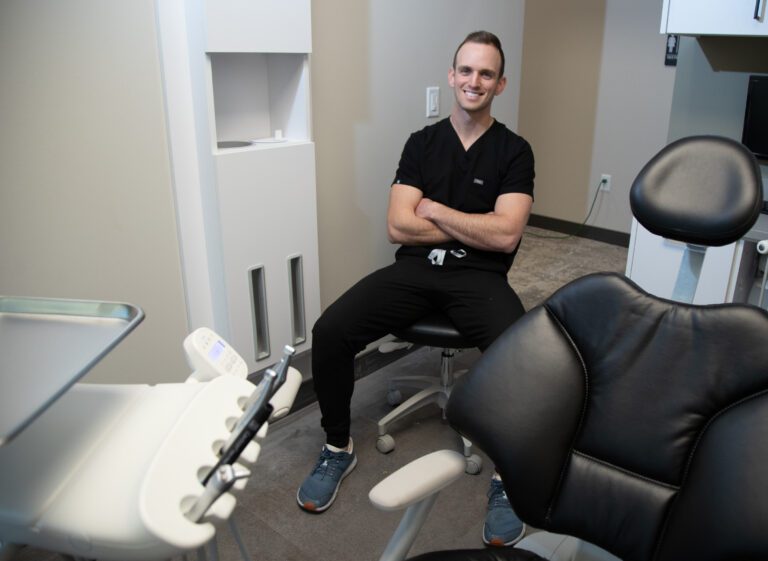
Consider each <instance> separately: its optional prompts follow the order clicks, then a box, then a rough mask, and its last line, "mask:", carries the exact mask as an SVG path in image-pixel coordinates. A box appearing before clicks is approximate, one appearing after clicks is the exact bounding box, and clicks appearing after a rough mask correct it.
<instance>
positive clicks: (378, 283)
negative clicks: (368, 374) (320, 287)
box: [312, 258, 524, 447]
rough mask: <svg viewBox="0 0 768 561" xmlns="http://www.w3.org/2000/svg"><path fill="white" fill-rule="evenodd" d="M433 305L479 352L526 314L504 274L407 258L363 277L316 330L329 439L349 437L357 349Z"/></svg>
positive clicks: (315, 369)
mask: <svg viewBox="0 0 768 561" xmlns="http://www.w3.org/2000/svg"><path fill="white" fill-rule="evenodd" d="M435 310H442V311H444V312H445V313H446V315H448V317H450V319H451V320H452V321H453V323H454V325H455V326H456V328H457V329H458V330H459V331H461V333H462V334H463V335H464V336H465V337H467V338H468V339H469V340H471V341H473V342H474V343H475V345H476V346H477V347H478V348H479V349H480V350H481V351H484V350H485V349H486V348H487V347H488V346H489V345H490V344H491V343H492V342H493V341H494V340H495V339H496V337H498V336H499V335H500V334H501V333H502V332H503V331H504V330H505V329H506V328H507V327H508V326H509V325H511V324H512V323H513V322H514V321H515V320H517V319H518V318H519V317H520V316H522V315H523V313H524V309H523V305H522V303H521V302H520V299H519V298H518V297H517V294H515V292H514V290H512V288H511V287H510V286H509V283H508V281H507V277H506V275H504V274H502V273H497V272H490V271H481V270H477V269H470V268H466V267H459V266H455V265H447V266H435V265H432V264H430V263H429V262H428V261H427V260H426V259H416V258H402V259H400V260H398V261H396V262H395V263H393V264H392V265H390V266H388V267H385V268H383V269H379V270H378V271H376V272H374V273H371V274H370V275H368V276H367V277H365V278H363V279H362V280H361V281H360V282H358V283H357V284H355V285H354V286H353V287H352V288H350V289H349V290H348V291H347V292H345V293H344V294H343V295H342V296H341V297H340V298H339V299H338V300H336V302H334V303H333V304H332V305H331V306H330V307H329V308H328V309H326V310H325V312H323V314H322V315H321V316H320V318H319V319H318V320H317V323H315V326H314V328H313V329H312V336H313V340H312V378H313V382H314V387H315V393H316V394H317V398H318V401H319V404H320V412H321V413H322V421H321V423H322V426H323V429H324V430H325V432H326V436H327V443H328V444H331V445H332V446H338V447H344V446H346V445H347V442H348V440H349V430H350V402H351V400H352V391H353V388H354V382H355V380H354V358H355V355H356V354H357V353H358V352H360V351H361V350H362V349H364V348H365V346H366V345H368V344H369V343H371V342H373V341H375V340H377V339H379V338H381V337H383V336H384V335H387V334H388V333H391V332H392V331H393V330H397V329H398V328H403V327H406V326H408V325H411V324H412V323H414V322H415V321H416V320H418V319H420V318H422V317H424V316H425V315H427V314H428V313H430V312H432V311H435Z"/></svg>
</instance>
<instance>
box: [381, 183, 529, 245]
mask: <svg viewBox="0 0 768 561" xmlns="http://www.w3.org/2000/svg"><path fill="white" fill-rule="evenodd" d="M532 204H533V199H532V198H531V197H530V195H526V194H524V193H506V194H504V195H501V196H499V198H498V199H496V204H495V206H494V209H493V212H489V213H487V214H469V213H466V212H461V211H458V210H455V209H452V208H450V207H448V206H445V205H444V204H441V203H438V202H436V201H433V200H431V199H427V198H424V196H423V194H422V192H421V190H420V189H417V188H415V187H411V186H410V185H402V184H395V185H392V189H391V191H390V195H389V210H388V211H387V235H388V238H389V241H390V242H392V243H398V244H406V245H432V244H438V243H443V242H447V241H451V240H458V241H460V242H461V243H463V244H465V245H468V246H470V247H474V248H475V249H481V250H487V251H499V252H502V253H511V252H513V251H514V250H515V248H516V247H517V244H518V242H519V241H520V237H521V236H522V234H523V228H524V227H525V224H526V223H527V222H528V215H529V214H530V212H531V206H532Z"/></svg>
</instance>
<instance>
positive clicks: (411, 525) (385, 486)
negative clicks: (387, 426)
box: [368, 450, 466, 561]
mask: <svg viewBox="0 0 768 561" xmlns="http://www.w3.org/2000/svg"><path fill="white" fill-rule="evenodd" d="M465 469H466V459H465V458H464V456H463V455H461V454H459V453H458V452H455V451H453V450H438V451H437V452H432V453H431V454H427V455H426V456H422V457H420V458H417V459H416V460H413V461H412V462H410V463H408V464H406V465H405V466H403V467H401V468H400V469H399V470H397V471H396V472H394V473H393V474H391V475H389V476H388V477H387V478H385V479H384V480H382V481H381V482H379V483H378V484H377V485H376V486H375V487H374V488H373V489H371V491H370V493H369V494H368V498H369V499H370V501H371V503H373V505H374V506H375V507H376V508H378V509H380V510H386V511H392V510H402V509H406V511H405V513H404V514H403V517H402V519H401V521H400V525H399V526H398V527H397V530H396V531H395V533H394V534H393V535H392V538H391V539H390V540H389V543H388V544H387V547H386V549H385V550H384V553H383V554H382V556H381V557H380V561H401V560H402V559H405V556H406V555H407V554H408V551H409V550H410V548H411V546H412V545H413V542H414V541H415V540H416V536H417V534H418V533H419V530H420V529H421V526H422V525H423V524H424V521H425V520H426V519H427V516H428V515H429V511H430V509H431V508H432V505H433V504H434V503H435V500H436V499H437V495H438V493H439V492H440V491H442V490H443V489H444V488H445V487H447V486H448V485H450V484H451V483H453V482H454V481H456V480H457V479H458V478H459V477H461V475H462V474H464V470H465Z"/></svg>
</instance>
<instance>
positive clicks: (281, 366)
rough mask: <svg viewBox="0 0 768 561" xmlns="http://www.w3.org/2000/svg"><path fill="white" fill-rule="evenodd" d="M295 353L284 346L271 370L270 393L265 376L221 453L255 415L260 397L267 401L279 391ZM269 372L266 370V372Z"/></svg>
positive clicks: (244, 408) (251, 396)
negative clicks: (272, 376)
mask: <svg viewBox="0 0 768 561" xmlns="http://www.w3.org/2000/svg"><path fill="white" fill-rule="evenodd" d="M295 352H296V351H295V350H294V348H293V347H291V346H289V345H286V346H285V347H284V349H283V358H281V359H280V362H279V363H278V364H277V366H276V367H275V368H274V370H272V372H274V374H275V377H274V380H272V381H271V382H272V385H271V388H272V389H271V393H270V392H267V389H268V388H267V384H268V383H269V382H270V380H268V378H267V375H266V374H265V375H264V378H263V379H262V381H261V382H260V383H259V385H258V386H256V389H254V390H253V392H251V395H250V396H249V397H248V400H247V401H246V402H245V405H244V406H243V414H242V415H241V416H240V418H239V419H238V420H237V423H235V426H234V428H233V429H232V433H231V434H230V435H229V438H228V439H227V441H226V442H225V443H224V446H222V447H221V451H222V453H224V452H226V451H227V450H228V449H229V448H230V447H231V446H232V443H233V442H234V441H235V439H236V438H237V436H238V435H239V434H240V433H241V432H242V431H243V429H244V428H245V426H246V425H247V424H248V422H249V421H250V419H251V418H252V417H253V416H254V415H255V414H256V410H257V409H258V407H260V402H261V401H262V400H260V399H259V398H261V397H262V396H265V395H266V396H267V401H268V400H269V399H271V398H272V396H273V395H274V394H275V392H276V391H277V390H279V389H280V387H281V386H282V385H283V384H284V383H285V379H286V377H287V375H288V367H289V366H290V364H291V358H292V357H293V355H294V353H295ZM269 371H270V370H269V369H267V372H269Z"/></svg>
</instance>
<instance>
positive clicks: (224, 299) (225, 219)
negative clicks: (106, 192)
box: [157, 0, 320, 372]
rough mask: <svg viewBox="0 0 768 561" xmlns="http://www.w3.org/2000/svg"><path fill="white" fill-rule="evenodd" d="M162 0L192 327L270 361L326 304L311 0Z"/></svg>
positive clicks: (262, 362)
mask: <svg viewBox="0 0 768 561" xmlns="http://www.w3.org/2000/svg"><path fill="white" fill-rule="evenodd" d="M157 4H158V6H157V8H158V23H159V25H158V29H159V34H160V41H161V47H162V48H161V53H162V62H163V81H164V87H165V93H166V100H165V102H166V112H167V115H168V128H169V138H170V145H171V153H172V158H171V160H172V165H173V175H174V190H175V194H176V205H177V214H178V224H179V240H180V244H181V246H182V266H183V269H184V279H185V295H186V299H187V308H188V310H189V317H190V326H189V327H190V329H195V328H197V327H201V326H207V327H212V328H213V329H214V330H215V331H216V332H218V333H221V334H222V336H223V337H225V338H226V339H227V340H229V341H230V342H231V343H232V344H233V346H234V347H235V348H237V349H238V351H239V352H240V353H241V354H242V356H243V358H244V359H245V361H246V363H247V365H248V369H249V371H251V372H252V371H256V370H261V369H263V368H265V367H267V366H270V365H272V364H273V363H274V362H275V361H277V360H279V359H280V357H281V350H282V347H283V346H284V345H286V344H289V345H292V346H293V347H295V348H296V350H297V351H298V352H299V353H301V352H305V351H308V350H309V349H310V347H311V344H312V341H311V338H312V331H311V330H312V326H313V324H314V322H315V320H316V319H317V317H318V316H319V314H320V289H319V286H320V281H319V268H318V263H317V261H318V246H317V217H316V212H317V205H316V195H315V151H314V144H313V143H312V131H311V115H310V79H309V53H310V52H311V44H312V35H311V11H310V7H311V5H310V0H202V1H200V2H188V1H186V0H163V1H162V2H158V3H157Z"/></svg>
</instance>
